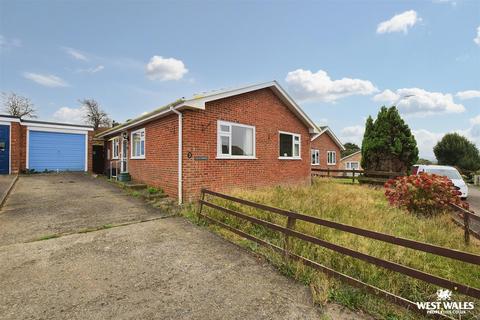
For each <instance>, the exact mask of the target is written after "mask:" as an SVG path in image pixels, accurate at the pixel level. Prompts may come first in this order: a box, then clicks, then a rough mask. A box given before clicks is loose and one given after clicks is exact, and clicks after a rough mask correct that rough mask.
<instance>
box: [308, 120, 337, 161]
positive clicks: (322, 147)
mask: <svg viewBox="0 0 480 320" xmlns="http://www.w3.org/2000/svg"><path fill="white" fill-rule="evenodd" d="M320 130H321V131H320V133H318V134H316V135H314V136H313V137H312V139H311V144H312V147H311V148H312V151H311V159H312V160H311V164H312V168H319V169H343V168H341V167H340V161H339V160H340V154H341V151H342V150H345V147H344V146H343V144H342V143H341V141H340V139H338V138H337V136H335V134H334V133H333V131H332V130H331V129H330V128H329V127H327V126H325V127H320Z"/></svg>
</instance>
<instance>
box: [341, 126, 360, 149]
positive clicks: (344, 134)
mask: <svg viewBox="0 0 480 320" xmlns="http://www.w3.org/2000/svg"><path fill="white" fill-rule="evenodd" d="M364 132H365V127H364V126H350V127H345V128H343V129H342V131H340V140H342V141H343V142H345V143H347V142H353V143H355V144H357V145H359V146H361V145H362V140H363V134H364Z"/></svg>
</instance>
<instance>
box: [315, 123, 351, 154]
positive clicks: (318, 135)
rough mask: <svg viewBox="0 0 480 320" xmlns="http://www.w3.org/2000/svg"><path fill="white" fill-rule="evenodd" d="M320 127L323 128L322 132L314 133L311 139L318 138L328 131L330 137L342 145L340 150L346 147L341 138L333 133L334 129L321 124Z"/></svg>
mask: <svg viewBox="0 0 480 320" xmlns="http://www.w3.org/2000/svg"><path fill="white" fill-rule="evenodd" d="M319 128H320V130H321V131H320V133H317V134H316V135H314V136H313V137H312V139H311V141H313V140H315V139H317V138H318V137H320V136H321V135H322V134H324V133H327V134H328V135H329V136H330V138H332V140H333V141H334V142H335V143H336V144H337V145H338V146H339V147H340V150H345V147H344V146H343V143H342V142H341V141H340V139H338V137H337V136H336V135H335V133H333V131H332V129H330V127H329V126H321V127H319Z"/></svg>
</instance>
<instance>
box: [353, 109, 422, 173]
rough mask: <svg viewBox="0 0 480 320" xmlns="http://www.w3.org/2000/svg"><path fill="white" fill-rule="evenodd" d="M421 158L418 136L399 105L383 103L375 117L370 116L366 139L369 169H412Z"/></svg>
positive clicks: (364, 155)
mask: <svg viewBox="0 0 480 320" xmlns="http://www.w3.org/2000/svg"><path fill="white" fill-rule="evenodd" d="M417 160H418V148H417V142H416V140H415V137H414V136H413V134H412V132H411V131H410V128H409V127H408V125H407V124H406V123H405V121H403V119H402V117H400V114H399V113H398V110H397V108H396V107H395V106H393V107H390V108H387V107H385V106H383V107H382V108H381V109H380V112H379V113H378V115H377V119H375V121H374V120H373V119H372V117H368V119H367V122H366V124H365V134H364V136H363V142H362V167H363V168H364V169H365V170H366V171H392V172H408V171H409V170H410V167H411V166H412V165H413V164H415V163H416V162H417Z"/></svg>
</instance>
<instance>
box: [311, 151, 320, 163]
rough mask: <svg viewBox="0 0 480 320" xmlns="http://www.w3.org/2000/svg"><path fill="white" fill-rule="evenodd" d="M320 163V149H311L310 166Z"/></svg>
mask: <svg viewBox="0 0 480 320" xmlns="http://www.w3.org/2000/svg"><path fill="white" fill-rule="evenodd" d="M318 165H320V150H318V149H312V166H318Z"/></svg>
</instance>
